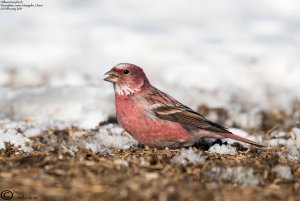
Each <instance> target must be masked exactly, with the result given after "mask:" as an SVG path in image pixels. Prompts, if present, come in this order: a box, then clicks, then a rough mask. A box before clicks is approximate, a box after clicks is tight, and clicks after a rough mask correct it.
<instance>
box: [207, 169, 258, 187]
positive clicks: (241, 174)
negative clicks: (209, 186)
mask: <svg viewBox="0 0 300 201" xmlns="http://www.w3.org/2000/svg"><path fill="white" fill-rule="evenodd" d="M208 175H209V177H210V178H211V179H213V180H217V181H219V180H223V181H232V182H235V183H237V184H242V185H245V186H257V185H259V184H260V183H261V181H260V179H259V177H258V176H256V175H255V174H254V171H253V169H252V168H248V167H243V166H237V167H227V168H221V167H213V168H212V169H211V170H210V171H209V172H208Z"/></svg>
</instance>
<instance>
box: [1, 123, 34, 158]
mask: <svg viewBox="0 0 300 201" xmlns="http://www.w3.org/2000/svg"><path fill="white" fill-rule="evenodd" d="M4 143H9V144H11V145H13V146H14V147H16V148H20V149H21V150H22V151H24V152H31V151H32V148H31V147H30V146H28V145H27V144H28V143H29V140H28V139H27V138H25V137H24V135H22V134H21V133H18V132H17V131H16V130H6V131H5V130H2V129H0V149H5V144H4Z"/></svg>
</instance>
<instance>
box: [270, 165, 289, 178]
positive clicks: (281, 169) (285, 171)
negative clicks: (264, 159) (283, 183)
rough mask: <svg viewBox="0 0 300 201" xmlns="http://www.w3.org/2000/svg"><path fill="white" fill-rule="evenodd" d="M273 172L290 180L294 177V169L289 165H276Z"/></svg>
mask: <svg viewBox="0 0 300 201" xmlns="http://www.w3.org/2000/svg"><path fill="white" fill-rule="evenodd" d="M272 171H273V172H275V173H276V174H277V176H279V177H280V178H282V179H284V180H287V181H290V180H292V179H293V175H292V171H291V168H290V167H289V166H285V165H276V166H275V167H274V168H273V169H272Z"/></svg>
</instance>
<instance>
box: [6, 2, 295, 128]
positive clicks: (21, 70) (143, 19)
mask: <svg viewBox="0 0 300 201" xmlns="http://www.w3.org/2000/svg"><path fill="white" fill-rule="evenodd" d="M24 2H27V3H33V2H30V1H29V0H24ZM38 3H40V4H42V5H43V7H38V8H23V10H21V11H5V10H1V12H0V16H1V18H0V24H1V31H0V44H1V45H0V109H1V110H0V111H1V112H0V118H9V119H12V120H28V121H36V120H38V121H41V120H45V121H49V119H51V120H53V119H58V120H63V121H71V122H72V123H74V122H79V124H81V123H82V122H81V121H80V119H82V118H84V119H89V121H92V119H94V118H95V117H96V120H95V121H94V123H91V124H89V123H87V124H88V125H85V124H84V125H85V126H87V127H93V126H94V125H95V124H96V122H97V121H99V120H101V119H105V118H106V117H107V116H109V115H113V114H114V107H113V89H112V86H111V85H110V84H109V83H105V82H104V81H103V80H102V79H103V74H104V73H105V72H106V71H108V70H109V69H110V68H111V67H113V66H114V65H116V64H118V63H121V62H128V63H134V64H136V65H139V66H141V67H143V68H144V71H145V72H146V74H147V75H148V77H149V79H150V80H151V82H152V83H153V84H154V85H156V86H157V87H158V88H161V89H163V90H165V91H166V92H168V93H170V94H171V95H172V96H174V97H176V98H177V99H179V100H180V101H182V102H184V103H185V104H188V105H190V106H191V107H193V108H196V107H197V106H199V105H201V104H205V105H208V106H209V107H223V108H226V109H228V110H229V111H230V112H231V116H234V114H236V113H241V111H243V112H244V113H245V116H246V117H245V118H247V119H246V120H243V121H245V122H244V123H243V124H242V125H244V126H245V127H255V126H257V124H256V123H255V121H257V118H260V117H259V116H257V114H258V111H261V110H269V109H273V108H283V109H286V110H289V109H290V106H291V104H292V102H294V101H295V100H299V88H300V79H299V75H300V66H299V65H300V2H297V1H273V0H253V1H241V0H226V1H225V0H224V1H223V0H220V1H211V0H202V1H197V0H189V1H184V0H178V1H171V0H163V1H159V2H153V1H150V0H146V1H138V0H122V1H104V0H103V1H96V0H90V1H79V0H66V1H60V0H51V1H38ZM100 114H101V115H100ZM251 115H252V116H251ZM83 116H84V117H83ZM212 118H213V117H212ZM237 119H240V117H237ZM233 121H234V120H233ZM239 121H240V120H239ZM253 122H254V123H253ZM227 123H228V124H229V125H232V124H233V123H232V122H231V123H230V122H227Z"/></svg>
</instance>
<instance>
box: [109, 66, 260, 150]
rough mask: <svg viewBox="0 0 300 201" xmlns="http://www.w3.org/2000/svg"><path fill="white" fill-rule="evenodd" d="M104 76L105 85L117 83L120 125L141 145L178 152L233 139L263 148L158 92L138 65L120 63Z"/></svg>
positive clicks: (118, 119)
mask: <svg viewBox="0 0 300 201" xmlns="http://www.w3.org/2000/svg"><path fill="white" fill-rule="evenodd" d="M104 76H106V77H105V78H104V80H105V81H108V82H111V83H113V87H114V92H115V110H116V118H117V121H118V123H119V124H120V126H121V127H122V128H123V129H124V130H125V131H127V132H128V133H129V134H130V135H131V136H132V137H133V138H134V139H135V140H137V141H138V142H139V143H141V144H144V145H148V146H150V147H171V148H178V147H188V146H193V145H194V144H195V143H197V142H199V141H203V139H206V138H213V139H224V138H230V139H234V140H237V141H240V142H245V143H248V144H251V145H254V146H257V147H262V146H263V145H261V144H259V143H257V142H254V141H252V140H249V139H246V138H244V137H240V136H238V135H235V134H233V133H232V132H230V131H229V130H228V129H227V128H226V127H224V126H222V125H220V124H217V123H215V122H212V121H210V120H208V119H206V118H205V117H204V116H203V115H201V114H199V113H198V112H196V111H194V110H193V109H191V108H189V107H187V106H185V105H184V104H182V103H180V102H179V101H177V100H176V99H175V98H173V97H171V96H170V95H168V94H166V93H164V92H162V91H161V90H159V89H157V88H155V87H154V86H152V85H151V84H150V82H149V80H148V78H147V76H146V75H145V73H144V71H143V69H142V68H141V67H139V66H137V65H134V64H130V63H120V64H117V65H115V66H113V68H112V69H111V70H110V71H108V72H107V73H105V74H104Z"/></svg>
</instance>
